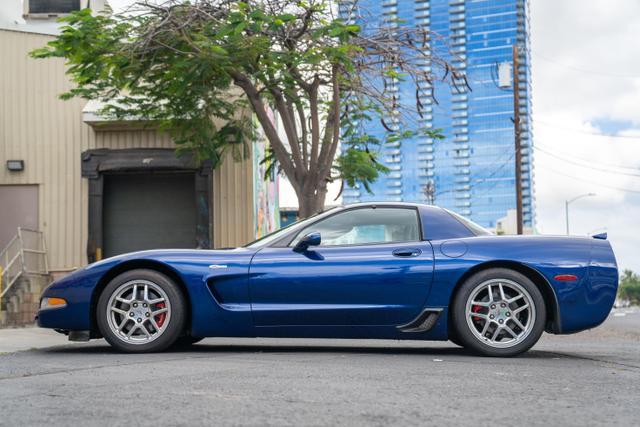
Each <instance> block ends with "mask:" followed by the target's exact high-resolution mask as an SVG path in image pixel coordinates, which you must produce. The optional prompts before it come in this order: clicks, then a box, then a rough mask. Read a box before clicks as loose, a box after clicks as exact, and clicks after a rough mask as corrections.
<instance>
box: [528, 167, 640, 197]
mask: <svg viewBox="0 0 640 427" xmlns="http://www.w3.org/2000/svg"><path fill="white" fill-rule="evenodd" d="M537 168H542V169H546V170H548V171H550V172H553V173H556V174H558V175H562V176H566V177H567V178H571V179H575V180H576V181H581V182H586V183H588V184H592V185H596V186H599V187H604V188H609V189H612V190H617V191H624V192H626V193H634V194H640V190H632V189H630V188H621V187H615V186H613V185H607V184H602V183H600V182H596V181H591V180H588V179H585V178H584V177H577V176H573V175H569V174H567V173H564V172H560V171H557V170H555V169H553V168H550V167H547V166H542V165H537V166H536V169H537Z"/></svg>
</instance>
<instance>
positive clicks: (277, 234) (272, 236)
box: [244, 206, 336, 248]
mask: <svg viewBox="0 0 640 427" xmlns="http://www.w3.org/2000/svg"><path fill="white" fill-rule="evenodd" d="M335 208H336V206H333V207H331V208H329V209H327V210H325V211H322V212H319V213H317V214H315V215H312V216H310V217H309V218H305V219H301V220H299V221H296V222H294V223H292V224H289V225H287V226H286V227H282V228H279V229H278V230H276V231H273V232H271V233H269V234H266V235H264V236H262V237H261V238H259V239H258V240H254V241H253V242H251V243H248V244H246V245H245V246H244V247H245V248H258V247H261V246H265V245H268V244H269V243H271V242H275V241H276V240H278V239H280V238H281V237H282V236H284V235H285V234H287V233H289V232H290V231H292V230H296V229H297V230H299V229H301V228H303V227H305V226H306V225H308V224H309V223H311V222H313V221H315V220H316V219H317V218H318V216H320V215H323V214H325V213H327V212H329V211H331V210H333V209H335Z"/></svg>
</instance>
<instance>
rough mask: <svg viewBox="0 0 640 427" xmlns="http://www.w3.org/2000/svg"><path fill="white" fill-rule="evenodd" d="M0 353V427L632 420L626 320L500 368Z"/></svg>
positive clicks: (337, 350)
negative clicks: (40, 426) (11, 426)
mask: <svg viewBox="0 0 640 427" xmlns="http://www.w3.org/2000/svg"><path fill="white" fill-rule="evenodd" d="M60 344H61V345H59V346H54V347H48V348H43V349H37V350H29V351H21V352H9V353H5V354H2V355H0V401H1V402H2V405H1V407H2V410H1V413H0V424H1V425H19V424H20V425H32V424H53V425H62V424H64V425H73V424H82V425H87V424H91V425H129V426H131V425H135V426H139V425H157V424H163V425H164V424H170V425H187V424H196V425H204V424H209V425H211V424H214V423H215V424H236V425H238V424H242V425H265V424H269V425H293V424H295V425H300V424H304V425H330V424H349V425H364V424H366V425H383V424H385V425H387V424H401V425H409V424H413V425H415V424H433V425H435V424H438V425H442V424H456V425H489V424H491V425H514V424H524V425H594V424H604V423H607V424H616V425H632V424H637V423H638V422H639V421H638V419H639V417H640V412H639V411H638V402H639V401H640V313H639V312H638V311H637V310H633V309H623V310H619V311H617V312H616V313H614V314H612V315H611V316H610V317H609V319H608V320H607V322H606V323H605V324H604V325H603V326H601V327H600V328H597V329H594V330H591V331H587V332H583V333H580V334H577V335H571V336H551V335H545V336H544V337H543V339H542V340H541V342H540V343H539V344H538V345H536V346H535V347H534V349H533V350H532V351H530V352H529V353H527V354H526V355H524V356H521V357H517V358H513V359H490V358H481V357H476V356H473V355H471V354H468V353H467V352H465V351H464V350H462V349H461V348H459V347H456V346H454V345H453V344H451V343H441V342H396V341H364V340H273V339H268V340H267V339H242V340H240V339H207V340H205V341H203V342H202V343H200V344H198V345H196V346H194V347H193V348H192V349H191V350H187V351H181V352H168V353H162V354H147V355H125V354H118V353H115V352H114V351H112V350H111V348H110V347H108V346H107V345H106V344H105V343H104V342H103V341H95V342H91V343H83V344H75V343H74V344H67V343H66V342H65V341H64V337H62V336H61V337H60Z"/></svg>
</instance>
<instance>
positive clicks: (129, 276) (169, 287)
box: [96, 269, 186, 353]
mask: <svg viewBox="0 0 640 427" xmlns="http://www.w3.org/2000/svg"><path fill="white" fill-rule="evenodd" d="M133 280H145V281H148V282H152V283H153V284H155V285H157V286H158V287H159V288H161V289H162V291H164V293H165V294H166V296H167V299H168V303H169V306H170V317H168V320H167V323H168V324H167V325H166V327H165V328H164V330H163V331H162V333H161V334H160V335H159V336H158V337H157V338H155V339H154V340H153V341H150V342H147V343H138V344H131V343H128V342H125V341H124V340H123V339H121V338H119V337H118V336H117V335H116V333H115V332H114V331H112V330H111V327H110V326H109V319H108V317H107V306H108V304H109V300H110V298H111V296H112V295H113V294H114V292H116V291H117V290H118V289H119V288H120V287H121V286H122V285H124V284H126V283H128V282H131V281H133ZM152 317H153V316H152ZM96 321H97V324H98V328H99V329H100V332H101V333H102V336H103V337H104V338H105V339H106V340H107V342H108V343H109V344H111V346H112V347H114V348H115V349H117V350H120V351H123V352H127V353H149V352H158V351H163V350H165V349H167V348H168V347H170V346H171V345H173V344H174V343H175V342H176V340H177V339H178V338H179V337H180V335H181V334H182V333H183V332H184V327H185V324H186V303H185V299H184V296H183V294H182V292H181V291H180V288H178V285H176V284H175V283H174V282H173V281H172V280H171V279H169V278H168V277H167V276H165V275H164V274H161V273H159V272H157V271H154V270H146V269H138V270H130V271H127V272H124V273H122V274H120V275H119V276H117V277H116V278H114V279H113V280H111V281H110V282H109V283H108V284H107V286H106V287H105V288H104V290H103V291H102V293H101V294H100V298H99V299H98V305H97V307H96Z"/></svg>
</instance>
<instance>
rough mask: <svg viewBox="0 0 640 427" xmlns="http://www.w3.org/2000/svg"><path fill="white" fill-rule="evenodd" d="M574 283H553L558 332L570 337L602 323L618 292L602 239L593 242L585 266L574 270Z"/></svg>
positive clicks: (613, 262) (615, 274)
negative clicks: (576, 274) (575, 279)
mask: <svg viewBox="0 0 640 427" xmlns="http://www.w3.org/2000/svg"><path fill="white" fill-rule="evenodd" d="M576 271H578V272H579V274H578V277H580V279H579V280H578V281H576V282H553V280H552V278H550V279H551V284H552V286H553V288H554V292H555V294H556V298H557V300H558V308H559V317H560V322H559V326H560V328H559V330H558V331H556V333H561V334H571V333H575V332H580V331H583V330H585V329H591V328H594V327H596V326H598V325H600V324H601V323H602V322H604V321H605V320H606V319H607V317H608V315H609V313H610V312H611V309H612V307H613V303H614V302H615V299H616V293H617V291H618V266H617V264H616V259H615V256H614V253H613V250H612V249H611V245H610V244H609V242H607V241H606V240H599V239H593V241H592V245H591V251H590V260H589V263H588V264H587V265H586V266H584V267H583V268H580V269H579V270H576Z"/></svg>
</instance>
